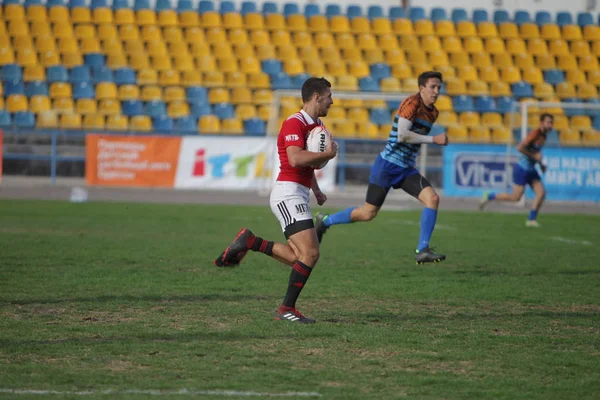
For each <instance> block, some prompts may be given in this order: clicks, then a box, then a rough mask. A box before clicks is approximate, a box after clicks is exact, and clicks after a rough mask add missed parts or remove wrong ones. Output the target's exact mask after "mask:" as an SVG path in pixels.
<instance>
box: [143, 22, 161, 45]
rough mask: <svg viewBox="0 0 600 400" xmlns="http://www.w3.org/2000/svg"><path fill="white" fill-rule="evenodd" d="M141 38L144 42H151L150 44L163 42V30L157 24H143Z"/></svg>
mask: <svg viewBox="0 0 600 400" xmlns="http://www.w3.org/2000/svg"><path fill="white" fill-rule="evenodd" d="M140 35H141V38H142V40H143V41H144V42H150V43H148V44H155V43H157V42H158V43H159V44H163V37H162V32H161V30H160V28H159V27H157V26H155V25H147V26H143V27H142V29H141V31H140Z"/></svg>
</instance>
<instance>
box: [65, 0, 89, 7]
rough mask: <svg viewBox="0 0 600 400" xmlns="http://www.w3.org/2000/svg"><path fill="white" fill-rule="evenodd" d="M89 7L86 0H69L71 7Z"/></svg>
mask: <svg viewBox="0 0 600 400" xmlns="http://www.w3.org/2000/svg"><path fill="white" fill-rule="evenodd" d="M75 7H87V4H86V1H85V0H69V8H75Z"/></svg>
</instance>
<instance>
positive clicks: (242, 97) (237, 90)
mask: <svg viewBox="0 0 600 400" xmlns="http://www.w3.org/2000/svg"><path fill="white" fill-rule="evenodd" d="M230 97H231V99H230V102H231V104H249V103H252V91H251V90H250V89H248V88H247V87H246V86H245V85H244V86H239V87H234V88H233V89H231V95H230Z"/></svg>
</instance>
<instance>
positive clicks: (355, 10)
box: [346, 4, 363, 19]
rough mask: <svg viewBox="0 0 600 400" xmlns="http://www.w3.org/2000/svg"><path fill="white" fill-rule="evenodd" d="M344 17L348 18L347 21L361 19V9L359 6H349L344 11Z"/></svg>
mask: <svg viewBox="0 0 600 400" xmlns="http://www.w3.org/2000/svg"><path fill="white" fill-rule="evenodd" d="M346 16H347V17H348V19H352V18H356V17H362V16H363V12H362V7H361V6H359V5H358V4H351V5H349V6H348V8H347V9H346Z"/></svg>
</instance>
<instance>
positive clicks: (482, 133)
mask: <svg viewBox="0 0 600 400" xmlns="http://www.w3.org/2000/svg"><path fill="white" fill-rule="evenodd" d="M469 141H470V142H473V143H489V142H490V141H491V135H490V129H489V128H488V127H486V126H471V127H470V128H469Z"/></svg>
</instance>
